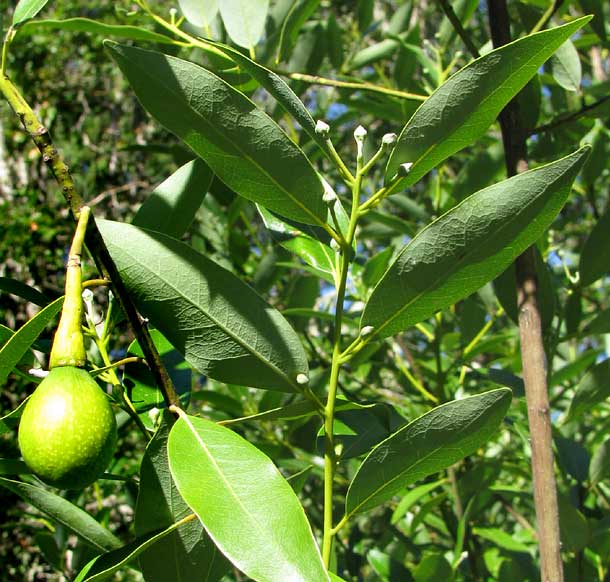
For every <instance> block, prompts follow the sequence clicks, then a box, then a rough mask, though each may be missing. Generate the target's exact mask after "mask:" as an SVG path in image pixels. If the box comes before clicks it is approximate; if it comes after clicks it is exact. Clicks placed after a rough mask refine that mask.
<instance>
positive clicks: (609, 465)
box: [589, 438, 610, 485]
mask: <svg viewBox="0 0 610 582" xmlns="http://www.w3.org/2000/svg"><path fill="white" fill-rule="evenodd" d="M609 478H610V438H607V439H606V440H605V441H604V442H603V443H602V444H601V445H599V446H598V447H597V448H596V449H595V452H594V453H593V457H592V458H591V464H590V465H589V480H590V481H591V485H595V484H596V483H599V482H600V481H603V480H604V479H609Z"/></svg>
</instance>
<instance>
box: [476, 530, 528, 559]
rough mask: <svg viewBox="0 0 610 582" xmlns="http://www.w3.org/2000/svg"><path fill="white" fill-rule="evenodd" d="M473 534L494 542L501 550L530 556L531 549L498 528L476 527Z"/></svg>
mask: <svg viewBox="0 0 610 582" xmlns="http://www.w3.org/2000/svg"><path fill="white" fill-rule="evenodd" d="M472 533H474V534H475V535H477V536H479V537H481V538H483V539H485V540H489V541H490V542H492V543H493V544H494V545H496V546H497V547H499V548H503V549H505V550H508V551H509V552H523V553H526V554H528V553H529V551H530V549H529V547H528V546H526V545H525V544H523V543H521V542H520V541H518V540H516V539H515V538H514V537H513V536H512V535H510V534H508V533H506V532H505V531H503V530H501V529H498V528H496V527H474V528H472Z"/></svg>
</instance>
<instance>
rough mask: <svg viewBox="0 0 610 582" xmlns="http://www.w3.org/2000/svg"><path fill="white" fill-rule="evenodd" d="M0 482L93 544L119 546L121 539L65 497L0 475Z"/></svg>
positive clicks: (109, 547) (95, 545) (101, 548)
mask: <svg viewBox="0 0 610 582" xmlns="http://www.w3.org/2000/svg"><path fill="white" fill-rule="evenodd" d="M0 486H2V487H5V488H6V489H8V490H10V491H12V492H13V493H14V494H15V495H18V496H19V497H21V499H23V500H24V501H26V502H27V503H29V504H30V505H33V506H34V507H35V508H36V509H38V510H39V511H42V513H44V514H46V515H48V516H49V517H51V518H52V519H54V520H55V521H57V522H58V523H60V524H62V525H64V526H65V527H67V528H68V529H69V530H71V531H73V532H74V533H75V534H76V535H77V536H78V537H80V538H82V539H83V540H84V541H86V542H87V543H88V544H90V545H91V546H93V547H94V548H96V549H98V550H101V551H103V552H106V551H110V550H114V549H116V548H119V547H121V542H120V541H119V540H118V539H117V538H116V537H115V536H114V535H113V534H112V533H110V532H109V531H108V530H107V529H106V528H105V527H103V526H102V525H101V524H100V523H99V522H97V521H96V520H95V519H93V517H91V516H90V515H89V514H88V513H86V512H85V511H83V510H82V509H80V508H78V507H76V505H73V504H72V503H70V502H69V501H68V500H67V499H64V498H63V497H60V496H59V495H56V494H55V493H51V491H47V490H46V489H43V488H42V487H36V486H35V485H30V484H29V483H22V482H21V481H13V480H12V479H4V478H2V477H0Z"/></svg>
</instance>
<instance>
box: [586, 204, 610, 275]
mask: <svg viewBox="0 0 610 582" xmlns="http://www.w3.org/2000/svg"><path fill="white" fill-rule="evenodd" d="M608 273H610V209H609V210H608V211H607V212H606V213H605V214H603V215H602V216H601V218H600V219H599V220H598V221H597V224H596V225H595V227H594V228H593V230H592V231H591V233H590V234H589V238H587V241H586V242H585V246H584V247H583V249H582V253H581V255H580V282H581V284H582V285H583V286H585V287H586V286H587V285H591V284H592V283H595V281H597V280H598V279H599V278H600V277H603V276H604V275H606V274H608Z"/></svg>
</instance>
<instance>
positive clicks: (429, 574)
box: [413, 552, 453, 582]
mask: <svg viewBox="0 0 610 582" xmlns="http://www.w3.org/2000/svg"><path fill="white" fill-rule="evenodd" d="M452 576H453V572H452V571H451V565H450V564H449V562H448V561H447V558H445V556H443V554H441V553H438V552H434V553H429V554H424V556H423V558H422V559H421V560H420V562H419V564H417V567H416V568H415V570H414V571H413V579H414V580H415V582H438V581H439V580H451V578H452Z"/></svg>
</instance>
